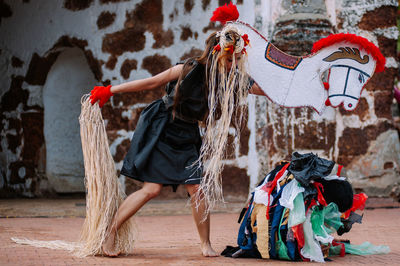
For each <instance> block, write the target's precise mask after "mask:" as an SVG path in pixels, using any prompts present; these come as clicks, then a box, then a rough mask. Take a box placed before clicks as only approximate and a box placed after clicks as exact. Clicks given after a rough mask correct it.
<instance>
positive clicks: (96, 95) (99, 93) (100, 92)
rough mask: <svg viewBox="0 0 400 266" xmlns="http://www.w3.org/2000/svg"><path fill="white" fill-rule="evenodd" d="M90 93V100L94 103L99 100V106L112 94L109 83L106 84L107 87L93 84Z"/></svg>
mask: <svg viewBox="0 0 400 266" xmlns="http://www.w3.org/2000/svg"><path fill="white" fill-rule="evenodd" d="M90 94H91V96H90V100H91V101H90V102H91V103H92V104H95V103H96V102H97V101H99V106H100V108H102V107H103V105H104V104H105V103H106V102H107V101H108V100H109V99H110V97H111V96H113V95H114V94H113V93H112V92H111V85H108V86H107V87H104V86H95V87H94V88H93V90H92V91H91V92H90Z"/></svg>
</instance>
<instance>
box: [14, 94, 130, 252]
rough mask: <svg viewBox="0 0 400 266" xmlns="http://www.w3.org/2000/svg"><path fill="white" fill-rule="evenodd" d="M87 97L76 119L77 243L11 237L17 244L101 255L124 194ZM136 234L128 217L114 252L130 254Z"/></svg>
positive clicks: (104, 135) (98, 114)
mask: <svg viewBox="0 0 400 266" xmlns="http://www.w3.org/2000/svg"><path fill="white" fill-rule="evenodd" d="M89 96H90V95H84V96H83V97H82V100H81V104H82V110H81V115H80V116H79V123H80V126H81V141H82V151H83V158H84V164H85V186H86V190H87V194H86V218H85V221H84V224H83V226H82V229H81V235H80V240H79V241H78V242H65V241H61V240H54V241H40V240H30V239H26V238H11V239H12V240H13V241H14V242H16V243H18V244H25V245H30V246H35V247H45V248H50V249H62V250H67V251H70V252H72V253H73V254H74V255H75V256H77V257H85V256H94V255H103V254H102V248H101V247H102V244H103V243H104V241H105V239H106V237H107V235H106V232H107V228H108V227H109V226H110V225H111V222H112V219H113V217H114V215H115V213H116V211H117V210H118V207H119V206H120V204H121V203H122V201H123V199H124V198H125V197H126V195H125V193H124V191H123V189H122V187H121V184H120V182H119V181H118V177H117V175H116V169H115V164H114V160H113V158H112V156H111V153H110V148H109V146H108V140H107V133H106V130H105V126H104V121H103V118H102V116H101V111H100V108H99V106H98V104H95V105H92V104H91V103H90V99H89ZM136 235H137V230H136V226H135V223H134V221H133V219H132V218H131V219H129V220H128V221H126V222H125V223H124V224H123V225H122V227H121V228H120V229H119V230H118V236H117V237H116V243H115V244H116V249H117V251H119V252H120V253H122V254H128V253H130V252H131V251H132V250H133V244H134V239H135V237H136Z"/></svg>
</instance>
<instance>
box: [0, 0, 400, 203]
mask: <svg viewBox="0 0 400 266" xmlns="http://www.w3.org/2000/svg"><path fill="white" fill-rule="evenodd" d="M225 2H228V1H222V0H219V1H210V0H202V1H195V0H179V1H162V0H80V1H78V0H64V1H62V0H57V1H29V0H23V1H11V0H9V1H7V0H1V1H0V7H1V9H2V12H1V17H0V35H1V36H2V38H1V39H0V55H1V56H0V71H1V72H2V75H1V76H0V97H1V102H0V104H1V105H0V109H1V112H0V121H1V123H0V132H1V143H0V165H1V171H0V172H1V178H0V196H2V197H4V196H21V195H24V196H29V197H30V196H43V195H46V193H51V192H52V191H54V190H57V189H56V185H54V182H53V181H52V178H50V180H49V179H48V176H49V175H48V173H47V171H48V170H46V169H48V168H47V166H48V165H49V164H51V162H49V160H53V158H52V157H51V156H50V157H48V156H47V155H46V152H47V151H49V149H51V148H55V147H46V143H47V139H46V138H47V137H46V134H47V133H46V134H45V130H44V128H46V126H48V125H45V123H47V122H45V121H46V120H45V114H46V112H47V111H49V110H48V109H46V105H44V97H45V96H44V91H43V90H44V86H45V84H48V83H47V81H48V79H49V76H48V74H49V71H50V70H51V68H52V67H53V66H54V63H55V62H56V60H57V59H58V58H59V56H60V54H61V55H62V53H63V52H65V51H66V50H67V49H70V48H71V47H74V48H76V49H79V50H80V51H82V53H83V55H84V58H85V59H86V62H81V63H80V64H82V66H81V67H82V68H85V67H88V68H89V69H90V70H91V72H92V74H93V76H94V78H95V79H96V80H97V82H95V83H97V84H99V83H103V84H118V83H121V82H124V81H127V80H131V79H138V78H145V77H149V76H151V75H154V74H157V73H159V72H161V71H162V70H164V69H166V68H167V67H169V66H172V65H174V64H175V63H177V62H178V61H180V60H183V59H185V58H187V57H189V56H192V55H195V54H196V53H198V52H199V51H200V50H201V49H202V48H203V44H204V40H205V39H206V37H207V36H208V35H209V34H210V33H211V32H212V31H213V30H215V29H216V28H217V27H216V26H215V25H214V24H213V23H209V18H210V17H211V14H212V11H213V10H214V9H215V8H216V7H217V5H222V4H224V3H225ZM234 2H235V1H234ZM237 4H238V8H239V12H240V14H241V17H240V18H241V19H243V20H245V21H246V22H248V23H250V24H253V25H255V26H256V27H257V28H258V29H259V30H260V31H261V32H263V33H264V34H265V35H266V36H267V38H268V39H271V40H273V41H274V42H275V43H276V44H277V45H278V47H280V48H281V49H282V50H284V51H286V52H288V53H291V52H293V53H296V52H297V53H298V52H299V51H302V52H309V49H310V48H311V44H312V42H313V41H315V40H317V39H319V38H320V37H323V36H326V35H327V34H328V33H329V32H332V31H337V32H347V31H350V32H355V33H359V34H361V33H362V34H366V35H369V37H372V39H374V40H375V41H376V42H377V44H379V45H380V47H381V48H382V49H383V52H384V55H385V56H386V57H387V59H388V65H387V67H388V70H387V71H386V72H384V73H382V74H379V75H377V76H376V77H374V79H373V80H372V81H371V82H370V84H369V85H368V87H367V89H366V90H364V92H363V98H362V101H361V104H360V105H359V107H358V109H357V110H356V111H355V112H353V113H344V112H343V111H340V110H335V109H332V108H327V110H326V113H325V114H324V115H323V116H321V117H320V116H318V115H317V114H315V113H313V111H311V110H308V109H296V110H293V109H292V110H286V109H282V108H278V107H276V106H274V105H273V104H271V103H270V102H268V101H267V100H266V98H263V97H257V96H250V97H249V114H248V121H247V127H245V128H244V130H243V131H242V133H241V143H240V144H239V145H238V146H237V147H236V148H234V147H233V146H232V145H230V146H229V147H228V149H229V150H231V154H230V156H229V157H228V158H227V160H226V167H225V170H224V173H223V180H224V186H225V192H226V193H227V194H226V196H227V199H228V200H229V199H230V198H234V197H235V198H236V197H239V198H245V197H246V196H247V193H248V187H249V186H250V187H254V185H255V184H256V183H257V180H258V179H259V178H260V177H262V176H263V175H265V174H266V173H267V171H268V170H269V169H271V167H272V166H273V165H274V164H275V163H276V162H277V161H279V160H281V159H283V158H285V157H287V155H288V154H290V153H291V152H292V151H294V150H300V151H313V152H318V154H320V155H321V156H324V157H327V158H330V159H334V160H336V161H338V162H339V163H342V164H345V166H346V167H347V169H349V170H348V172H347V174H348V176H349V177H351V178H352V180H353V184H356V186H357V187H359V188H360V189H364V188H365V187H368V186H369V182H368V181H369V180H371V178H372V179H373V180H376V183H374V187H379V191H375V192H373V193H377V194H379V193H386V191H387V190H388V189H389V187H390V186H388V184H391V182H392V181H393V180H394V179H395V178H397V177H398V175H399V172H398V171H399V164H400V162H399V155H398V154H399V153H398V152H399V148H398V136H397V135H396V134H397V132H396V131H395V130H394V129H393V124H392V120H391V114H390V108H388V105H387V104H389V105H390V101H391V99H392V98H391V86H392V85H393V80H394V76H395V75H396V73H397V62H396V60H395V53H396V51H395V48H394V47H395V46H394V43H395V40H396V39H397V30H396V28H395V27H394V26H395V21H394V18H395V14H394V13H393V12H395V10H396V7H395V6H396V4H397V2H396V1H373V0H372V1H371V0H369V1H345V0H326V1H322V0H315V1H312V0H304V1H295V5H291V4H293V1H285V0H271V1H266V0H265V1H261V0H255V1H237ZM315 6H317V7H318V8H316V9H314V8H311V7H315ZM321 29H322V30H321ZM296 39H297V42H296ZM294 48H296V49H297V50H296V49H294ZM60 71H61V70H60ZM75 79H76V76H75V77H72V76H69V77H66V78H65V81H64V82H65V84H67V86H68V84H75V83H73V82H72V80H75ZM88 79H92V78H89V77H88ZM60 82H62V81H60ZM89 83H90V82H89ZM51 84H54V82H53V83H51ZM65 84H64V85H63V86H65ZM92 85H95V84H92ZM92 85H91V86H89V85H82V86H85V88H84V89H82V87H80V88H73V87H71V88H70V89H71V90H75V92H76V91H78V92H79V91H87V92H89V91H90V88H91V87H92ZM86 86H88V87H87V88H86ZM48 89H50V90H51V86H50V87H49V88H48ZM55 91H56V90H55ZM162 95H163V89H162V88H159V89H156V90H154V91H149V92H140V93H135V94H123V95H115V96H114V97H113V98H112V99H111V101H110V102H109V103H107V104H106V105H105V106H104V108H103V110H102V111H103V116H104V118H105V120H106V125H107V132H108V136H109V142H110V148H111V152H112V154H113V156H114V159H115V162H116V166H117V169H120V167H121V166H122V160H123V158H124V155H125V153H126V152H127V149H128V147H129V140H130V138H131V136H132V134H133V132H134V129H135V126H136V123H137V120H138V116H139V114H140V112H141V111H142V110H143V108H144V107H145V106H146V105H147V104H148V103H150V102H151V101H153V100H154V99H157V98H159V97H161V96H162ZM71 108H74V112H78V113H79V110H76V108H78V107H76V106H75V107H72V105H71ZM72 126H73V125H72V123H71V127H72ZM234 134H235V133H234V131H233V130H231V138H230V139H231V141H230V143H234V142H237V140H236V139H235V138H234ZM55 135H60V134H57V133H56V134H55ZM388 139H390V141H391V142H390V143H392V144H390V143H389V142H388V141H387V140H388ZM396 143H397V144H396ZM396 145H397V146H396ZM60 153H62V151H61V152H60ZM396 153H397V154H396ZM66 156H71V155H70V154H69V155H66ZM46 158H47V159H46ZM365 162H371V164H370V165H363V163H365ZM372 162H373V163H372ZM368 167H369V168H368ZM368 169H375V170H376V171H375V170H374V171H375V172H373V175H372V174H368V173H366V172H369V173H372V172H371V171H368ZM361 170H362V171H364V172H362V171H361ZM77 175H79V174H77ZM82 178H83V177H82ZM358 180H359V181H360V182H358ZM380 180H383V181H382V182H381V181H380ZM121 182H123V183H124V184H125V185H126V190H127V192H128V193H129V192H131V191H133V190H135V189H137V188H138V184H137V183H136V182H133V181H131V180H130V179H126V180H125V178H124V177H121ZM357 182H358V183H357ZM363 182H364V183H363ZM378 183H380V184H378ZM59 184H61V183H60V182H59ZM168 189H169V188H168ZM168 189H166V190H164V192H163V193H167V191H168ZM367 190H368V189H367ZM67 191H71V192H72V191H76V190H75V189H73V187H71V186H70V187H69V188H67V189H66V191H64V192H67ZM171 196H172V197H186V193H185V191H184V190H183V189H182V188H180V189H179V191H178V193H177V194H172V193H168V195H164V197H171Z"/></svg>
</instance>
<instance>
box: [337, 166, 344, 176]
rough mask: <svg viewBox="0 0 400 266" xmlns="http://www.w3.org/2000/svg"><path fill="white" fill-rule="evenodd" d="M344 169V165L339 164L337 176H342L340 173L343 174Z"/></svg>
mask: <svg viewBox="0 0 400 266" xmlns="http://www.w3.org/2000/svg"><path fill="white" fill-rule="evenodd" d="M342 168H343V165H341V164H339V165H338V169H337V173H336V175H337V176H340V172H342Z"/></svg>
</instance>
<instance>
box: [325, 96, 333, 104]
mask: <svg viewBox="0 0 400 266" xmlns="http://www.w3.org/2000/svg"><path fill="white" fill-rule="evenodd" d="M325 105H326V106H331V105H332V104H331V101H329V98H328V99H326V101H325Z"/></svg>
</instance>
